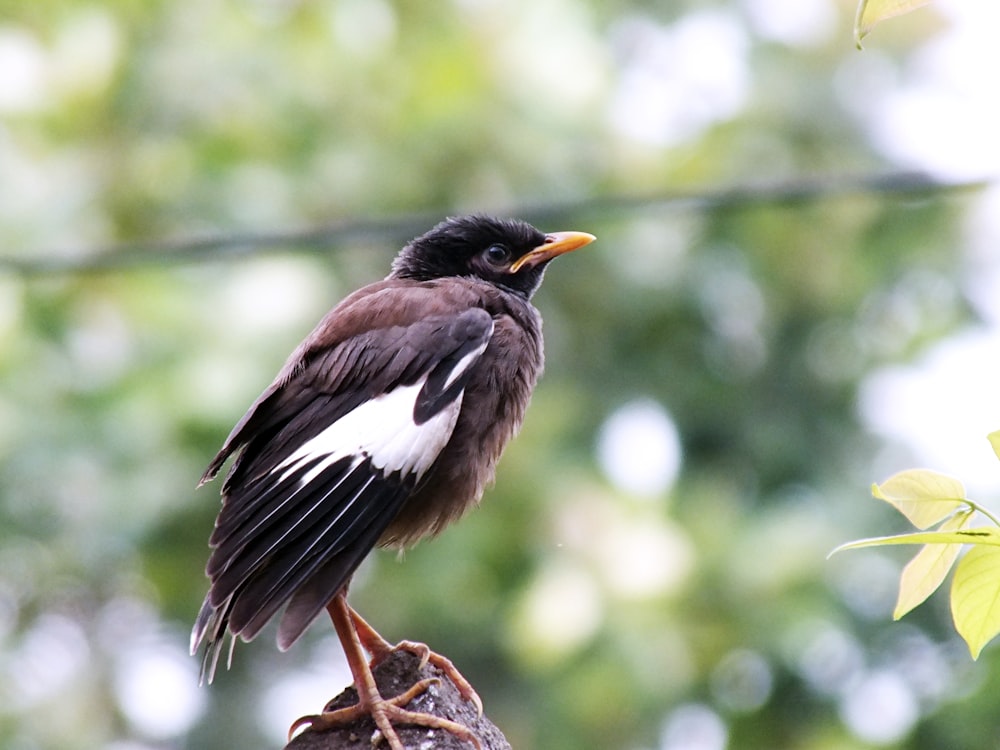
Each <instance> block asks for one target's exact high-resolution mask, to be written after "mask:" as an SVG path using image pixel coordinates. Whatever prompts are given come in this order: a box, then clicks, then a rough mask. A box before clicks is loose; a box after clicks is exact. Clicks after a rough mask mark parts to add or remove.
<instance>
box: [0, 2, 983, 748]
mask: <svg viewBox="0 0 1000 750" xmlns="http://www.w3.org/2000/svg"><path fill="white" fill-rule="evenodd" d="M997 7H998V6H996V4H994V3H986V2H977V1H976V0H937V1H936V2H934V3H933V4H932V5H931V6H929V7H928V8H925V9H922V10H920V11H917V12H915V13H912V14H910V15H907V16H905V17H902V18H899V19H897V20H894V21H891V22H888V23H886V24H883V25H882V26H880V27H878V29H876V31H875V32H874V34H873V35H872V36H871V37H869V39H868V40H867V49H865V50H864V51H863V52H859V51H857V50H856V49H855V48H854V45H853V40H852V33H851V24H852V20H853V14H854V10H855V8H854V0H731V1H726V0H716V1H714V2H712V1H708V0H687V1H686V2H673V3H667V2H642V1H638V2H633V1H626V2H613V3H603V2H597V1H596V0H593V1H592V2H585V1H583V0H579V1H574V0H520V1H515V2H500V1H499V0H451V1H450V2H442V3H430V2H394V1H393V0H329V1H321V0H298V1H297V0H242V1H240V0H200V1H199V2H197V3H194V2H191V3H171V2H162V1H161V0H108V1H106V2H101V3H98V2H86V1H85V2H80V1H79V0H45V1H44V2H14V1H13V0H2V1H0V748H10V749H11V750H48V749H50V748H51V749H56V748H58V749H59V750H75V749H77V748H80V749H84V748H86V749H87V750H90V749H92V748H108V749H109V750H168V749H170V750H173V749H177V750H180V749H181V748H235V747H240V748H243V747H246V748H249V747H257V748H268V747H270V748H277V747H281V746H282V744H283V742H284V733H285V731H286V729H287V727H288V725H289V724H290V723H291V722H292V721H293V720H294V719H295V718H296V717H298V716H299V715H302V714H305V713H312V712H315V711H317V710H318V709H319V708H320V707H321V706H322V705H323V703H324V702H325V701H326V700H327V699H328V698H331V697H332V696H333V695H335V694H336V693H338V692H339V691H340V689H341V688H342V687H343V686H345V685H346V684H347V683H348V682H349V681H350V678H349V676H348V673H347V671H346V668H345V666H344V662H343V659H342V656H341V653H340V649H339V646H338V644H337V642H336V639H335V637H334V635H333V633H332V629H331V628H330V627H329V626H328V625H327V624H326V623H325V622H319V623H317V624H316V625H315V626H314V627H313V628H312V630H311V631H310V632H309V634H308V636H307V637H306V638H305V639H304V640H303V641H302V642H300V643H299V644H297V645H296V646H295V647H294V648H293V649H292V650H291V651H290V652H289V653H286V654H279V653H278V652H277V650H276V649H275V647H274V645H273V632H272V631H268V632H267V633H266V634H265V635H264V636H262V637H261V638H260V639H258V640H257V641H256V642H255V643H253V644H251V645H249V646H245V645H242V644H241V645H239V646H238V647H237V649H236V653H235V662H234V665H233V668H232V670H231V671H230V672H223V673H221V674H220V676H219V678H218V679H217V680H216V683H215V684H214V685H212V686H211V687H210V688H199V687H198V685H197V660H196V659H194V658H192V657H190V656H188V654H187V639H188V633H189V628H190V624H191V622H192V620H193V617H194V615H195V613H196V612H197V608H198V605H199V603H200V600H201V597H202V596H203V594H204V590H205V585H206V582H205V579H204V576H203V566H204V562H205V559H206V555H207V549H206V543H207V537H208V534H209V531H210V527H211V524H212V521H213V519H214V516H215V514H216V511H217V509H218V494H217V493H218V486H217V485H213V486H209V487H206V488H201V489H200V490H197V491H196V490H195V483H196V481H197V479H198V477H199V476H200V474H201V472H202V470H203V468H204V466H205V465H206V463H207V462H208V460H209V459H210V458H211V457H212V456H213V455H214V452H215V451H216V449H217V448H218V446H219V444H220V443H221V441H222V440H223V438H224V437H225V435H226V434H227V432H228V430H229V428H230V427H231V426H232V424H233V423H234V422H235V420H236V419H238V418H239V416H240V415H241V414H242V413H243V410H244V409H245V407H246V406H247V405H248V404H249V403H250V402H251V400H252V399H253V398H254V397H255V396H256V395H257V394H258V393H259V391H260V390H261V389H262V388H263V387H264V386H265V385H266V384H267V383H268V382H269V381H270V379H271V377H272V376H273V374H274V373H275V372H276V370H277V369H278V367H279V366H280V365H281V363H282V361H283V359H284V357H285V356H286V355H287V353H288V352H289V351H291V349H292V348H293V346H294V345H295V344H296V343H297V342H298V341H299V340H300V338H301V337H302V336H304V335H305V333H306V332H307V331H308V330H309V329H310V328H311V327H312V325H313V323H314V322H315V321H316V320H317V319H318V318H319V317H320V316H321V315H322V314H323V313H324V312H325V311H326V310H327V309H328V308H329V307H330V306H331V305H332V304H333V303H334V302H335V301H336V300H338V299H339V298H340V297H341V296H342V295H344V294H345V293H347V292H348V291H350V290H351V289H352V288H354V287H355V286H357V285H360V284H362V283H365V282H368V281H371V280H373V279H376V278H380V277H381V276H382V275H384V273H385V272H386V269H387V267H388V264H389V262H390V260H391V258H392V256H393V255H394V253H395V251H396V249H397V248H398V247H399V246H400V244H401V243H402V242H403V241H405V240H406V239H407V238H408V237H409V236H412V235H413V234H415V233H417V232H419V231H422V230H423V229H426V228H428V227H429V226H430V225H431V224H432V223H433V222H435V221H436V220H438V219H439V218H441V217H443V216H445V215H449V214H454V213H460V212H466V211H473V210H475V211H489V212H494V213H501V214H506V213H515V214H518V215H522V216H524V217H525V218H529V219H532V220H535V221H536V222H537V223H538V224H539V225H540V226H541V227H542V228H543V229H546V230H549V231H554V230H563V229H577V230H584V231H589V232H593V233H594V234H596V235H598V237H599V238H600V240H599V242H598V243H597V244H595V245H593V246H591V247H588V248H587V249H586V250H585V251H584V252H581V253H577V254H574V255H573V256H570V257H568V258H565V259H561V260H559V261H558V262H557V263H556V264H554V266H553V267H552V268H551V270H550V273H549V274H548V279H547V280H546V283H545V285H544V286H543V288H542V290H541V292H540V293H539V295H538V297H537V298H536V301H537V304H538V306H539V307H540V308H541V310H542V312H543V314H544V317H545V323H546V336H547V351H548V369H547V373H546V376H545V378H544V380H543V382H542V383H541V385H540V386H539V388H538V390H537V392H536V395H535V399H534V403H533V405H532V408H531V410H530V411H529V416H528V419H527V421H526V424H525V426H524V430H523V432H522V434H521V437H520V438H519V440H517V441H516V442H515V443H514V444H513V445H512V447H511V448H510V449H509V450H508V451H507V455H506V456H505V458H504V461H503V462H502V465H501V469H500V473H499V479H498V482H497V484H496V486H495V488H493V489H492V490H491V491H490V492H489V493H488V495H487V497H486V500H485V502H484V504H483V506H482V507H481V508H480V509H479V510H477V511H476V512H474V513H472V514H471V515H470V516H468V517H467V518H466V519H465V520H464V521H463V522H462V523H461V524H459V525H457V526H455V527H452V528H451V529H449V530H448V531H447V532H446V533H445V534H444V535H442V536H441V537H440V538H438V539H437V540H435V541H433V542H431V543H425V544H423V545H421V546H419V547H417V548H416V549H414V550H412V551H410V552H409V553H407V554H406V556H405V559H404V560H403V561H402V562H399V561H397V560H396V558H395V556H393V555H392V554H391V553H379V554H376V555H373V556H372V557H371V559H370V560H369V561H368V563H366V565H365V566H364V568H363V569H362V571H361V572H360V574H359V576H358V578H357V579H356V582H355V585H354V588H353V591H352V600H353V603H354V604H355V606H356V607H357V608H358V609H359V610H360V611H361V612H363V613H364V614H365V616H366V617H368V618H369V619H370V620H371V621H372V622H373V623H374V624H375V625H376V626H378V627H379V628H380V629H381V630H382V632H383V633H384V634H385V635H386V636H387V637H388V638H390V639H394V640H395V639H401V638H410V639H417V640H423V641H426V642H427V643H429V644H430V645H431V646H432V647H434V648H436V649H438V650H440V651H442V652H444V653H446V654H447V655H449V656H450V657H451V658H452V659H453V660H454V661H455V662H456V663H457V664H458V665H459V667H460V668H461V669H462V670H463V671H464V673H465V674H466V675H467V676H468V677H469V678H470V679H471V681H472V682H473V683H474V684H475V685H476V687H477V688H478V690H479V692H480V694H481V695H482V696H483V698H484V701H485V704H486V707H487V712H488V713H489V715H490V716H491V717H492V718H493V719H494V720H495V721H496V722H497V723H498V724H499V725H500V726H501V727H503V729H504V730H505V732H506V733H507V735H508V737H509V739H510V741H511V742H512V744H513V746H514V747H515V748H517V749H518V750H723V749H724V748H731V749H733V750H742V749H745V748H789V749H803V750H805V749H815V750H840V749H843V750H846V749H848V748H875V747H893V748H906V749H907V750H917V749H918V748H920V749H923V748H927V749H931V748H933V749H935V750H938V749H939V748H942V747H947V748H950V749H952V750H964V749H969V750H972V749H973V748H975V749H976V750H982V748H988V747H1000V712H998V710H997V709H998V706H997V695H998V693H997V690H998V689H1000V654H998V652H997V650H996V649H989V648H988V649H987V650H986V651H985V652H984V654H983V655H982V656H981V658H980V659H979V661H978V662H972V661H971V660H970V659H969V656H968V654H967V652H966V651H965V648H964V646H963V644H961V643H960V642H959V641H958V640H957V638H956V636H955V635H954V634H953V633H952V630H951V626H950V618H949V614H948V608H947V601H946V597H944V596H942V595H938V596H936V597H934V599H932V600H931V601H930V602H929V603H928V604H926V605H925V606H924V607H922V608H920V609H918V610H917V611H915V612H914V613H912V614H911V615H909V616H907V617H906V618H905V620H904V621H903V622H900V623H892V622H891V611H892V607H893V604H894V600H895V583H896V578H897V576H898V574H899V572H900V568H901V566H902V564H903V563H904V562H905V560H906V558H907V554H906V551H905V550H899V549H896V550H890V551H865V552H852V553H845V554H842V555H839V556H836V557H834V558H833V559H829V560H828V559H827V553H828V552H829V551H830V550H831V549H832V548H833V547H834V546H836V545H837V544H839V543H841V542H844V541H847V540H849V539H853V538H857V537H860V536H870V535H876V534H883V533H891V532H894V531H899V530H902V529H903V528H904V524H903V523H902V521H901V519H899V518H898V517H897V516H895V515H894V513H893V512H892V511H891V509H889V508H888V507H881V506H880V504H879V503H877V502H876V501H874V500H872V499H871V498H870V497H869V494H868V487H869V485H870V483H871V482H873V481H880V480H882V479H884V478H885V477H887V476H888V475H889V474H891V473H893V472H895V471H898V470H901V469H904V468H909V467H913V466H927V467H929V468H934V469H937V470H939V471H943V472H946V473H950V474H954V475H957V476H959V477H960V478H962V479H964V480H965V481H966V482H967V484H968V486H969V487H970V491H971V492H972V493H973V496H974V497H975V498H976V499H977V500H979V501H981V502H985V503H987V504H989V502H990V500H991V499H992V498H994V497H995V496H996V493H997V490H998V489H1000V483H998V478H1000V471H998V470H1000V467H998V466H997V465H996V460H995V457H994V456H993V454H992V452H991V450H990V448H989V445H988V443H987V442H986V440H985V435H986V434H987V433H988V432H990V431H992V430H994V429H997V428H1000V414H998V413H997V408H996V396H995V394H996V383H997V382H1000V381H998V377H997V376H998V365H1000V359H998V357H997V352H998V343H1000V334H998V324H1000V261H998V259H1000V249H998V247H1000V191H998V190H997V188H996V186H995V184H994V183H993V182H992V180H995V179H996V177H997V175H998V174H1000V149H998V147H997V137H996V134H997V133H998V132H1000V111H998V106H997V101H996V81H995V78H996V76H995V72H996V70H998V69H1000V47H998V45H997V44H996V40H995V37H996V29H997V28H1000V11H998V10H997ZM914 172H919V173H920V174H913V173H914ZM884 175H894V176H892V177H889V178H883V177H880V176H884ZM358 222H360V223H358Z"/></svg>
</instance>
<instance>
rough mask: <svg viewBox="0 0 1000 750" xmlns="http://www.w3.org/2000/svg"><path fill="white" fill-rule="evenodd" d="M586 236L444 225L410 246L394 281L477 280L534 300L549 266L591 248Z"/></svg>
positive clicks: (473, 219) (499, 223)
mask: <svg viewBox="0 0 1000 750" xmlns="http://www.w3.org/2000/svg"><path fill="white" fill-rule="evenodd" d="M594 239H595V237H594V236H593V235H592V234H587V233H586V232H555V233H553V234H543V233H542V232H540V231H538V230H537V229H535V228H534V227H533V226H531V225H530V224H528V223H526V222H523V221H518V220H516V219H495V218H493V217H490V216H460V217H456V218H450V219H445V220H444V221H442V222H441V223H440V224H438V225H437V226H436V227H434V228H433V229H431V230H430V231H429V232H427V233H426V234H422V235H421V236H419V237H417V238H416V239H414V240H412V241H411V242H409V243H408V244H407V245H406V247H404V248H403V249H402V251H401V252H400V253H399V255H398V256H397V257H396V260H395V261H394V262H393V264H392V274H391V275H392V276H393V277H395V278H408V279H417V280H419V281H429V280H431V279H440V278H446V277H449V276H465V277H470V276H471V277H475V278H479V279H483V280H484V281H489V282H491V283H493V284H496V285H498V286H502V287H504V288H506V289H510V290H511V291H513V292H515V293H517V294H520V295H522V296H523V297H525V298H526V299H530V298H531V295H532V294H534V293H535V290H536V289H538V285H539V284H541V282H542V274H543V273H544V271H545V266H546V265H547V264H548V262H549V261H550V260H552V259H553V258H555V257H556V256H558V255H562V254H563V253H568V252H570V251H572V250H576V249H577V248H580V247H583V246H584V245H587V244H589V243H591V242H593V241H594Z"/></svg>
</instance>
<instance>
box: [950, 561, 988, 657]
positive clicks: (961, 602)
mask: <svg viewBox="0 0 1000 750" xmlns="http://www.w3.org/2000/svg"><path fill="white" fill-rule="evenodd" d="M951 616H952V618H953V619H954V620H955V629H956V630H957V631H958V634H959V635H961V636H962V638H964V639H965V642H966V643H967V644H968V646H969V653H971V654H972V658H973V659H976V658H978V657H979V652H980V651H982V650H983V646H985V645H986V644H987V643H989V641H990V640H991V639H992V638H993V637H994V636H995V635H996V634H997V633H1000V549H998V548H996V547H973V548H972V549H970V550H969V551H968V552H967V553H966V555H965V557H963V558H962V559H961V560H960V561H959V563H958V566H957V567H956V568H955V579H954V581H953V582H952V585H951Z"/></svg>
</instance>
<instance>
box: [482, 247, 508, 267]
mask: <svg viewBox="0 0 1000 750" xmlns="http://www.w3.org/2000/svg"><path fill="white" fill-rule="evenodd" d="M484 254H485V256H486V260H488V261H489V262H490V264H491V265H494V266H503V265H506V264H507V262H508V261H510V250H508V249H507V248H505V247H504V246H503V245H490V246H489V247H488V248H486V252H485V253H484Z"/></svg>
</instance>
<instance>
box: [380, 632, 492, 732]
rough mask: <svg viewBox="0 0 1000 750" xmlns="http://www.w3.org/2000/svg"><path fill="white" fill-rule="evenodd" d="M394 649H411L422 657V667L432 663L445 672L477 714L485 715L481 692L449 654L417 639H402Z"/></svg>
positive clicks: (411, 651) (419, 657) (418, 656)
mask: <svg viewBox="0 0 1000 750" xmlns="http://www.w3.org/2000/svg"><path fill="white" fill-rule="evenodd" d="M393 651H409V652H410V653H411V654H413V655H414V656H416V657H417V658H418V659H420V668H421V669H423V668H424V667H425V666H427V665H428V664H430V665H431V666H433V667H435V668H437V669H439V670H441V671H442V672H444V674H445V675H446V676H447V677H448V679H449V680H451V681H452V682H453V683H454V685H455V687H456V688H457V689H458V694H459V695H461V696H462V699H463V700H466V701H468V702H469V703H471V704H472V705H473V706H475V707H476V715H477V716H482V715H483V701H482V699H481V698H480V697H479V693H477V692H476V691H475V688H473V687H472V683H470V682H469V681H468V680H467V679H465V675H463V674H462V673H461V672H459V671H458V667H456V666H455V664H454V663H453V662H452V660H451V659H449V658H448V657H447V656H444V655H442V654H439V653H437V652H436V651H431V649H430V647H429V646H428V645H427V644H426V643H418V642H417V641H400V642H399V643H397V644H396V645H395V646H394V647H393Z"/></svg>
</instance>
